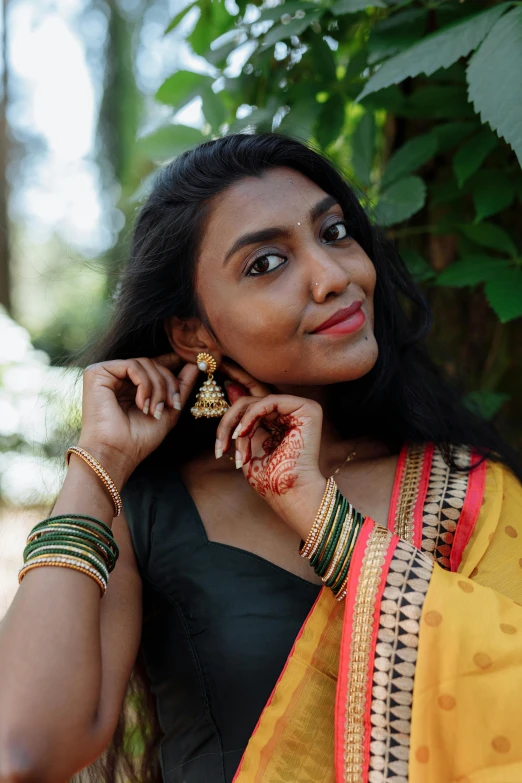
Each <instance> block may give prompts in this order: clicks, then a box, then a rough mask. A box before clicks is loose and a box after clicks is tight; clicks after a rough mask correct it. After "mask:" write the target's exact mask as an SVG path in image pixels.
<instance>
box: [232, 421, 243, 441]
mask: <svg viewBox="0 0 522 783" xmlns="http://www.w3.org/2000/svg"><path fill="white" fill-rule="evenodd" d="M240 432H241V424H238V425H237V427H236V429H235V430H234V432H233V433H232V440H235V439H236V438H237V436H238V435H239V433H240Z"/></svg>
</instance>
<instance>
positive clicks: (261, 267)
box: [251, 256, 270, 275]
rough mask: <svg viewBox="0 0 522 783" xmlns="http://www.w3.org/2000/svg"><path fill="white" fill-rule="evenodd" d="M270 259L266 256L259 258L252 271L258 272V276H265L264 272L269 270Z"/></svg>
mask: <svg viewBox="0 0 522 783" xmlns="http://www.w3.org/2000/svg"><path fill="white" fill-rule="evenodd" d="M269 266H270V265H269V263H268V258H267V257H266V256H263V258H258V259H257V261H254V263H253V264H252V267H251V271H253V272H256V274H261V275H262V274H263V272H266V271H267V270H268V268H269Z"/></svg>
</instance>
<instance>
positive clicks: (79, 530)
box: [27, 522, 120, 558]
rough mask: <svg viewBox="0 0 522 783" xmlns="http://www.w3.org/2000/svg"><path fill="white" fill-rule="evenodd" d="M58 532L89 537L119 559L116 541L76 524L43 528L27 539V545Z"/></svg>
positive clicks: (59, 524) (68, 523) (61, 524)
mask: <svg viewBox="0 0 522 783" xmlns="http://www.w3.org/2000/svg"><path fill="white" fill-rule="evenodd" d="M57 531H59V532H60V533H66V534H67V535H84V536H89V538H90V539H91V540H93V541H98V542H99V543H100V544H102V545H103V546H104V547H106V548H107V549H108V550H110V551H111V552H112V554H113V555H114V557H115V558H118V556H119V554H120V550H119V549H118V546H117V545H116V542H115V541H109V540H107V539H106V538H105V536H104V535H103V533H102V536H101V537H100V535H97V534H96V533H90V532H89V531H88V530H86V529H85V528H83V527H82V526H81V525H78V524H77V523H76V522H62V523H58V522H57V523H56V524H54V525H49V526H48V527H43V528H41V529H40V530H36V531H35V532H34V533H31V534H30V535H29V536H28V537H27V539H28V540H27V543H28V544H32V543H33V541H37V540H38V537H40V538H41V537H42V536H48V535H54V533H55V532H57Z"/></svg>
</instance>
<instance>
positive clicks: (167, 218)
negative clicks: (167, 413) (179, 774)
mask: <svg viewBox="0 0 522 783" xmlns="http://www.w3.org/2000/svg"><path fill="white" fill-rule="evenodd" d="M276 166H287V167H289V168H292V169H295V170H296V171H299V172H300V173H301V174H303V175H305V176H306V177H308V178H309V179H310V180H312V181H313V182H315V183H316V184H317V185H318V186H319V187H320V188H322V190H324V191H325V192H326V193H328V194H331V195H333V196H335V198H336V199H337V200H338V202H339V204H340V206H341V207H342V209H343V212H344V216H345V219H346V220H347V221H348V224H349V225H348V232H349V233H350V234H351V236H352V237H353V239H355V240H356V242H358V244H359V245H360V246H361V247H362V248H363V250H364V251H365V252H366V253H367V255H368V256H369V258H370V259H371V260H372V262H373V264H374V266H375V269H376V274H377V282H376V288H375V294H374V308H375V336H376V339H377V343H378V346H379V355H378V359H377V362H376V364H375V366H374V367H373V369H372V370H371V371H370V372H369V373H368V374H367V375H365V376H364V377H363V378H360V379H359V380H357V381H351V382H348V383H341V384H336V385H335V386H333V387H332V388H331V395H330V402H329V407H330V410H329V411H328V414H329V416H330V418H331V419H332V420H333V421H334V422H335V423H336V424H337V427H338V430H339V433H340V434H341V435H342V436H344V437H353V436H357V435H363V434H364V435H368V436H372V437H376V438H378V439H379V440H380V441H383V442H385V443H386V444H387V445H388V446H389V447H390V449H392V450H393V451H394V452H396V451H397V450H398V449H399V448H400V446H401V445H402V444H403V443H405V442H411V443H424V442H431V443H434V444H436V445H437V446H438V447H439V448H441V449H442V452H443V454H444V456H445V459H446V461H447V462H448V464H450V465H452V464H453V463H452V456H451V455H452V449H451V446H452V445H461V444H466V445H468V446H471V447H473V448H474V449H475V450H476V451H477V452H478V453H479V454H481V455H482V457H483V458H484V459H486V458H489V459H492V460H496V461H500V462H502V463H504V464H505V465H506V466H508V467H509V468H510V469H511V470H512V471H513V472H514V473H515V475H517V476H518V478H519V479H520V480H522V463H521V461H520V457H519V455H518V454H517V453H516V452H515V450H514V449H512V448H511V447H510V446H509V445H508V444H507V443H505V442H504V440H503V439H502V438H501V437H500V435H499V434H498V433H497V431H496V430H495V428H494V427H493V426H492V424H490V423H489V422H487V421H485V420H483V419H482V418H480V417H479V416H478V415H476V414H475V413H473V412H472V411H471V410H469V409H468V408H467V407H466V406H465V405H464V404H463V402H462V400H461V395H460V393H459V392H458V391H457V390H455V389H454V388H453V387H452V386H451V385H450V384H449V382H448V381H447V380H446V379H445V378H444V377H443V376H442V373H441V371H440V370H439V368H438V367H437V366H436V365H435V364H434V362H433V361H432V360H431V359H430V357H429V355H428V353H427V351H426V349H425V346H424V340H425V338H426V336H427V334H428V332H429V329H430V326H431V315H430V311H429V308H428V305H427V303H426V300H425V298H424V296H423V294H422V292H421V291H420V289H419V288H418V286H417V285H416V284H415V282H414V281H413V279H412V277H411V275H410V274H409V272H408V270H407V268H406V266H405V264H404V263H403V261H402V259H401V257H400V255H399V254H398V253H397V251H396V250H395V248H394V247H393V245H392V244H391V243H390V242H389V241H388V240H387V239H386V238H385V236H384V235H383V233H382V232H381V231H380V230H379V228H378V227H377V226H376V225H375V224H374V223H373V222H372V220H371V219H370V218H369V216H368V214H367V212H366V211H365V209H364V208H363V206H362V205H361V203H360V198H359V196H358V194H357V193H356V191H355V190H354V189H353V188H352V187H350V185H349V184H348V182H347V179H346V177H343V176H342V175H341V173H340V172H339V171H338V170H337V168H336V166H335V165H334V164H333V163H332V162H331V161H330V160H329V159H328V158H327V156H325V155H324V154H321V153H320V152H319V151H317V150H315V149H313V147H312V146H311V145H310V144H305V143H302V142H301V141H299V140H297V139H294V138H290V137H288V136H284V135H282V134H278V133H254V134H250V133H249V134H246V133H245V134H241V133H239V134H231V135H229V136H225V137H222V138H218V139H213V140H211V141H206V142H204V143H202V144H200V145H198V146H197V147H195V148H194V149H191V150H189V151H187V152H185V153H183V154H182V155H180V156H178V157H177V158H176V159H175V160H174V161H173V162H172V163H169V164H168V165H166V166H164V167H163V168H162V169H161V170H160V171H159V172H158V174H157V176H156V178H155V181H154V184H153V187H152V191H151V193H150V195H149V196H148V198H147V199H146V201H145V203H144V204H143V205H142V206H141V208H140V209H139V212H138V215H137V217H136V220H135V224H134V228H133V235H132V243H131V249H130V254H129V258H128V262H127V264H126V266H125V269H124V270H123V274H122V276H121V280H120V281H119V283H118V287H117V290H116V292H115V301H114V308H113V313H112V319H111V322H110V324H109V326H108V327H107V328H106V329H105V330H104V331H103V333H102V334H101V335H98V337H97V339H96V341H95V343H94V344H93V345H91V346H90V347H89V348H88V350H87V351H86V352H85V353H84V355H83V361H82V363H83V365H84V366H85V365H86V364H90V363H92V362H99V361H108V360H111V359H116V358H130V357H137V356H151V357H152V356H157V355H159V354H162V353H167V352H169V351H170V350H171V347H170V345H169V342H168V339H167V336H166V333H165V330H164V321H165V319H166V318H168V317H169V316H179V317H181V318H188V317H192V316H200V317H201V318H202V319H203V320H204V321H205V314H204V312H203V311H202V308H201V305H200V303H199V301H198V296H197V292H196V290H195V286H194V280H195V269H196V263H197V259H198V254H199V250H200V246H201V241H202V238H203V236H204V232H205V226H206V224H207V221H208V218H209V216H210V214H211V210H212V206H213V203H214V201H215V200H216V199H217V198H219V196H220V194H222V193H223V192H224V191H225V190H226V189H227V188H228V187H230V186H231V185H233V184H234V183H237V182H238V181H240V180H241V179H243V178H244V177H263V175H264V174H265V173H266V172H267V171H269V170H270V169H272V168H274V167H276ZM197 424H198V425H200V422H197ZM184 426H185V427H188V426H192V425H191V423H190V416H187V415H186V411H185V412H184V413H183V414H182V417H181V420H180V422H179V425H178V427H184ZM178 427H176V429H175V430H174V431H173V433H171V435H170V436H168V439H166V441H167V440H169V439H170V437H171V436H173V435H174V436H177V434H178V432H179V429H178ZM199 431H200V432H204V428H203V429H201V430H199ZM214 431H215V427H214ZM201 440H202V439H200V438H190V439H184V442H185V443H186V442H192V443H194V442H196V443H199V444H201ZM186 456H187V455H186V452H185V457H186ZM135 675H136V672H135ZM150 726H154V730H153V731H150V732H149V740H150V742H149V741H148V742H147V743H146V745H147V748H146V750H145V752H144V754H143V757H142V759H143V762H144V763H143V766H142V768H141V771H140V772H136V777H131V776H130V771H129V770H130V767H127V777H128V779H129V780H136V781H138V780H140V781H141V782H142V783H143V782H144V781H155V782H156V781H159V780H161V778H160V773H159V768H158V767H157V765H155V763H153V761H154V759H153V754H155V753H156V750H157V740H158V727H157V722H156V719H155V718H154V717H152V716H151V718H150V721H149V723H148V727H149V728H150ZM122 736H123V730H122V724H120V726H119V728H118V732H117V735H116V737H117V741H116V742H113V746H112V747H111V748H110V749H109V751H108V752H107V756H106V758H110V759H112V761H111V762H110V764H109V766H110V767H111V771H110V773H109V770H108V767H106V768H105V772H104V773H103V775H102V778H101V779H103V780H107V783H108V781H109V780H112V779H114V778H111V777H110V776H109V775H114V769H115V768H114V766H113V765H114V763H115V762H114V759H115V758H116V756H117V753H116V750H117V747H116V746H117V745H119V746H121V739H122ZM111 765H112V766H111ZM99 774H100V773H99V772H98V775H99ZM97 779H98V780H100V777H99V776H98V778H97Z"/></svg>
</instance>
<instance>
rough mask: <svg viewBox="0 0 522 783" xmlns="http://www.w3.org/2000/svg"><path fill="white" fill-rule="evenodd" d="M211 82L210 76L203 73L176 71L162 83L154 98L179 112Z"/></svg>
mask: <svg viewBox="0 0 522 783" xmlns="http://www.w3.org/2000/svg"><path fill="white" fill-rule="evenodd" d="M213 81H214V79H213V78H212V77H211V76H208V75H207V74H204V73H194V72H193V71H177V73H174V74H172V76H169V77H168V79H166V80H165V81H164V82H163V84H162V85H161V87H160V88H159V90H158V91H157V93H156V96H155V97H156V100H157V101H159V102H160V103H166V104H167V105H168V106H173V107H174V108H175V109H178V110H179V109H181V108H182V107H183V106H185V104H187V103H188V102H189V101H191V100H192V98H194V97H195V96H196V95H199V94H200V92H201V90H202V88H203V86H205V85H211V84H212V82H213Z"/></svg>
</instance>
